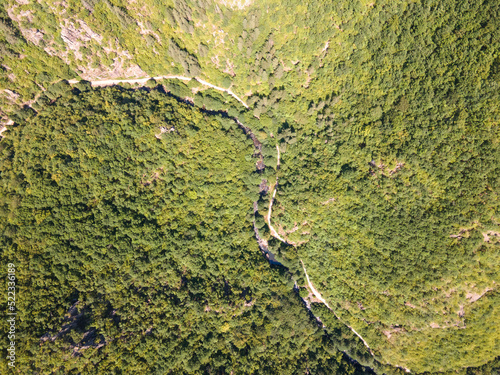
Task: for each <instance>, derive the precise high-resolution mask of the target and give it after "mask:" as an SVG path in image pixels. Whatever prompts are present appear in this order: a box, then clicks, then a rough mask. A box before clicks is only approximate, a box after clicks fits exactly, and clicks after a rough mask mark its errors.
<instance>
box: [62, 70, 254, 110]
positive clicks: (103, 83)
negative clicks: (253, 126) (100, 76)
mask: <svg viewBox="0 0 500 375" xmlns="http://www.w3.org/2000/svg"><path fill="white" fill-rule="evenodd" d="M150 79H154V80H156V81H159V80H161V79H180V80H181V81H190V80H191V79H195V80H197V81H198V82H199V83H201V84H202V85H204V86H208V87H211V88H213V89H215V90H218V91H222V92H225V93H228V94H229V95H231V96H232V97H233V98H235V99H236V100H237V101H239V102H240V103H241V104H242V105H243V106H244V107H245V108H247V109H248V105H247V104H246V103H245V102H244V101H243V100H242V99H241V98H240V97H239V96H238V95H236V94H235V93H234V92H232V91H231V90H229V89H225V88H223V87H219V86H215V85H213V84H211V83H210V82H207V81H205V80H203V79H201V78H198V77H193V78H191V77H185V76H176V75H166V76H158V77H145V78H138V79H106V80H102V81H90V83H91V84H92V86H94V87H104V86H112V85H117V84H120V83H134V84H144V83H146V82H147V81H149V80H150ZM68 83H70V84H72V85H73V84H75V83H78V80H77V79H71V80H69V81H68Z"/></svg>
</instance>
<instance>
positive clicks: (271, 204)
mask: <svg viewBox="0 0 500 375" xmlns="http://www.w3.org/2000/svg"><path fill="white" fill-rule="evenodd" d="M276 150H277V151H278V162H277V163H276V170H278V169H279V166H280V149H279V147H278V145H276ZM277 187H278V176H276V184H275V185H274V190H273V196H272V198H271V201H270V202H269V210H268V211H267V225H268V226H269V231H270V232H271V236H273V237H274V238H276V239H278V240H280V241H281V242H283V243H285V244H287V245H293V244H292V243H290V242H288V241H287V240H284V239H283V238H281V236H280V235H279V234H278V233H277V232H276V230H275V229H274V228H273V226H272V224H271V214H272V209H273V203H274V198H275V196H276V190H277ZM300 263H301V264H302V269H303V270H304V274H305V275H306V280H307V285H308V286H309V289H310V290H311V292H313V294H314V296H315V297H316V298H317V299H318V300H319V301H321V302H322V303H323V304H324V305H325V306H326V307H328V309H329V310H330V311H331V312H332V313H333V315H335V317H336V318H337V319H338V320H340V321H341V322H342V324H344V325H346V326H347V327H349V329H350V330H351V331H352V332H354V334H355V335H356V336H358V337H359V338H360V339H361V341H363V344H365V346H366V347H367V348H368V351H369V352H370V354H371V355H372V356H373V352H372V350H371V348H370V346H369V345H368V343H367V342H366V340H365V339H364V338H363V337H361V335H360V334H359V333H358V332H356V330H355V329H354V328H352V327H351V326H350V325H348V324H347V323H345V322H344V321H343V320H342V319H341V318H340V317H339V316H338V315H337V313H336V312H335V311H334V310H333V309H332V308H331V307H330V305H328V302H326V300H325V299H324V298H323V296H322V295H321V293H320V292H318V290H317V289H316V288H315V287H314V285H313V283H312V282H311V279H310V278H309V275H308V273H307V270H306V267H305V266H304V262H303V261H302V259H300Z"/></svg>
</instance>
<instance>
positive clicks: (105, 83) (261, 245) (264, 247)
mask: <svg viewBox="0 0 500 375" xmlns="http://www.w3.org/2000/svg"><path fill="white" fill-rule="evenodd" d="M150 79H154V80H157V81H159V80H162V79H179V80H182V81H190V80H191V79H195V80H196V81H198V82H199V83H200V84H202V85H204V86H207V87H210V88H212V89H214V90H218V91H222V92H225V93H227V94H229V95H231V96H232V97H233V98H235V99H236V100H237V101H238V102H240V103H241V104H242V105H243V106H244V107H245V108H247V109H248V108H249V107H248V105H247V104H246V103H245V102H244V101H243V100H242V99H241V98H240V97H238V96H237V95H236V94H235V93H234V92H232V91H231V90H230V89H225V88H223V87H219V86H215V85H213V84H211V83H209V82H207V81H205V80H202V79H200V78H198V77H186V76H177V75H166V76H157V77H149V76H148V77H144V78H138V79H113V80H100V81H89V82H90V84H91V85H92V86H93V87H105V86H113V85H117V84H122V83H130V84H139V85H141V84H142V85H144V84H145V83H146V82H147V81H148V80H150ZM79 81H80V80H77V79H72V80H68V83H69V84H76V83H78V82H79ZM207 111H208V112H218V113H220V112H221V111H210V110H207ZM226 116H227V113H226ZM228 117H229V116H228ZM230 118H231V119H232V120H234V121H235V122H236V124H237V125H238V126H239V127H240V128H241V129H242V130H243V132H244V133H245V134H246V135H247V136H248V137H249V138H250V139H251V140H252V141H253V144H254V148H255V150H256V152H255V154H254V155H255V156H258V157H259V159H260V160H261V162H263V155H262V145H261V143H260V141H259V140H258V139H257V137H256V136H255V135H254V134H253V132H252V131H251V129H250V128H248V127H247V126H245V125H244V124H243V123H241V122H240V121H239V120H238V119H237V118H236V117H230ZM13 123H14V122H13V121H12V120H10V119H7V122H6V123H5V124H4V125H12V124H13ZM5 130H7V127H6V126H4V127H3V128H2V129H0V139H1V137H2V133H3V132H4V131H5ZM276 150H277V164H276V172H277V173H278V171H279V167H280V156H281V155H280V149H279V146H278V145H276ZM277 173H276V182H275V184H274V186H273V192H272V196H271V198H270V202H269V208H268V211H267V215H266V219H267V221H266V223H267V225H268V227H269V231H270V234H271V236H272V237H274V238H276V239H278V240H279V241H281V242H282V243H285V244H287V245H291V246H295V244H294V243H293V242H289V241H287V240H286V239H284V238H282V237H281V236H280V235H279V234H278V232H277V231H276V230H275V228H274V227H273V226H272V223H271V216H272V207H273V203H274V200H275V197H276V191H277V189H278V175H277ZM256 213H257V202H254V214H256ZM253 226H254V232H255V237H256V239H257V242H258V244H259V248H260V249H261V251H262V253H263V254H264V255H265V256H266V258H267V260H268V261H269V262H270V263H271V264H276V265H282V264H281V263H279V262H278V261H277V260H276V259H275V257H274V255H273V254H272V253H270V252H269V250H268V242H267V240H266V239H264V238H262V237H261V236H260V235H259V231H258V229H257V227H256V224H255V218H254V223H253ZM299 260H300V263H301V265H302V269H303V271H304V274H305V277H306V280H307V285H308V287H309V290H310V291H311V292H312V293H313V294H314V296H315V297H316V299H317V300H319V301H321V303H323V304H324V305H325V306H326V307H327V308H328V309H329V310H330V311H332V313H333V314H334V315H335V317H336V318H337V319H338V320H340V321H341V322H342V324H344V325H345V326H347V327H348V328H349V329H350V330H351V331H352V332H353V333H354V334H355V335H356V336H357V337H359V338H360V340H361V341H362V342H363V344H364V345H365V346H366V347H367V348H368V351H369V352H370V354H371V355H372V356H374V354H373V352H372V350H371V348H370V346H369V345H368V343H367V342H366V340H365V339H364V338H363V337H362V336H361V335H360V334H359V333H358V332H356V330H355V329H354V328H352V327H351V326H349V325H348V324H346V323H345V322H344V321H343V320H342V319H341V318H340V317H339V316H338V315H337V314H336V312H335V311H334V310H333V309H332V308H331V307H330V306H329V305H328V303H327V301H326V300H325V299H324V298H323V297H322V295H321V293H320V292H319V291H318V290H317V289H316V288H315V287H314V285H313V283H312V282H311V280H310V277H309V275H308V273H307V270H306V267H305V265H304V262H303V261H302V259H299ZM304 302H305V303H306V306H307V307H308V309H309V310H310V305H309V303H308V302H307V301H306V300H304ZM311 313H312V312H311ZM313 315H314V314H313ZM314 317H315V318H316V319H317V320H318V322H321V319H320V318H319V317H316V316H314ZM323 327H324V328H326V327H325V326H324V325H323ZM398 367H399V366H398ZM404 369H405V370H406V371H407V372H410V370H409V369H407V368H404Z"/></svg>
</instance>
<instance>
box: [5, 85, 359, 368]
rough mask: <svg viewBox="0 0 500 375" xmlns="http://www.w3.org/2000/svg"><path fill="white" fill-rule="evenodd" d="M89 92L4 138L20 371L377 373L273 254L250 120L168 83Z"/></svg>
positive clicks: (23, 117)
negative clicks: (260, 225)
mask: <svg viewBox="0 0 500 375" xmlns="http://www.w3.org/2000/svg"><path fill="white" fill-rule="evenodd" d="M60 86H61V85H58V86H55V87H54V88H50V89H49V90H48V91H50V92H57V91H58V89H59V87H60ZM63 87H64V86H63ZM78 87H79V88H80V89H83V90H86V91H84V92H81V93H79V90H77V89H75V90H74V91H73V92H69V93H66V96H65V97H61V98H59V99H58V100H57V101H56V102H55V103H54V104H52V105H48V106H46V107H45V108H43V109H42V110H40V112H39V113H38V114H35V113H34V112H32V111H30V112H26V111H23V112H22V113H20V114H19V115H18V116H17V117H16V119H17V121H18V124H19V125H18V126H16V127H15V128H14V129H12V130H10V133H9V137H8V138H6V139H5V140H4V141H2V142H1V143H0V147H1V152H2V157H1V164H0V177H1V179H0V181H1V185H0V197H1V200H0V209H1V215H0V231H1V234H2V235H1V236H0V238H1V239H0V241H1V247H2V249H3V252H2V256H1V258H2V260H3V261H4V263H7V262H12V263H15V264H16V268H17V270H18V274H17V277H18V285H19V288H20V290H19V298H18V311H19V314H18V315H17V319H18V321H17V322H18V325H17V332H18V338H17V342H18V351H17V363H16V366H17V369H19V371H21V372H22V373H34V372H47V371H51V372H59V373H65V374H77V373H123V372H126V373H138V372H145V371H146V372H153V373H178V374H181V373H185V374H188V373H220V374H226V373H227V374H229V373H231V372H234V371H238V372H239V373H249V374H250V373H262V374H275V373H297V374H300V373H304V372H305V371H307V370H306V369H311V370H317V371H319V372H324V373H340V374H344V373H345V374H352V373H360V374H361V373H363V370H362V368H361V367H360V366H358V365H352V364H350V363H349V362H348V361H347V359H346V358H345V357H343V356H342V353H341V352H339V351H338V350H337V349H336V348H335V342H332V341H331V340H329V339H328V337H326V336H324V335H323V332H322V330H321V329H320V328H319V327H318V325H317V324H316V323H315V322H314V320H313V319H311V318H310V317H308V316H307V314H306V310H304V309H303V306H302V303H301V300H300V299H299V298H298V296H297V295H295V294H294V293H293V292H292V288H291V286H290V281H289V275H288V274H287V273H286V272H285V270H284V269H283V268H270V267H269V264H268V263H267V262H266V261H265V259H264V258H263V257H262V256H261V254H260V252H259V250H258V246H257V243H256V242H255V240H254V233H253V227H252V215H251V214H252V201H253V200H256V199H257V193H256V192H254V189H252V184H251V183H248V182H247V181H248V179H247V176H248V175H252V174H253V173H254V169H255V166H254V163H253V162H252V158H250V159H247V158H246V155H252V154H253V152H254V145H253V144H252V142H250V141H249V140H248V139H247V137H245V136H242V131H241V129H240V128H239V127H238V126H237V125H236V124H235V122H234V121H233V120H230V119H228V118H223V117H221V116H215V115H208V114H207V113H203V112H201V111H199V110H198V109H196V108H193V107H190V106H188V105H186V104H182V103H179V102H177V100H176V99H174V98H172V97H170V96H167V95H165V94H164V93H161V92H160V91H157V90H153V91H150V92H147V91H141V90H137V91H133V90H123V89H117V88H106V89H95V90H93V89H89V88H88V86H86V85H85V84H80V85H79V86H78ZM162 129H163V130H164V131H163V133H161V130H162ZM249 214H250V215H249ZM2 308H3V309H4V311H5V309H6V304H5V301H2ZM2 324H4V323H2ZM1 345H2V347H3V346H4V345H5V342H3V343H2V344H1ZM283 357H286V358H287V360H286V361H282V360H281V359H282V358H283ZM2 366H6V363H5V361H2ZM4 370H5V371H6V369H5V368H4ZM2 371H3V370H2Z"/></svg>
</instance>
